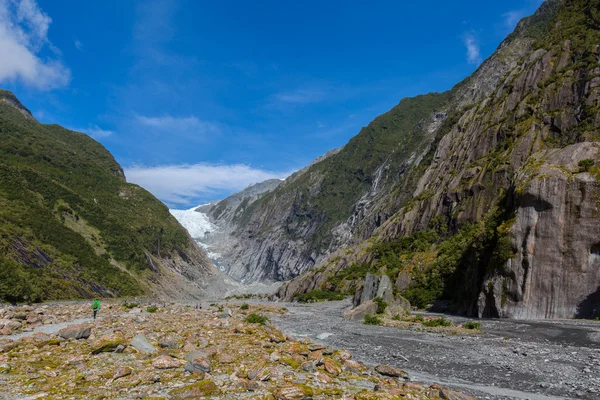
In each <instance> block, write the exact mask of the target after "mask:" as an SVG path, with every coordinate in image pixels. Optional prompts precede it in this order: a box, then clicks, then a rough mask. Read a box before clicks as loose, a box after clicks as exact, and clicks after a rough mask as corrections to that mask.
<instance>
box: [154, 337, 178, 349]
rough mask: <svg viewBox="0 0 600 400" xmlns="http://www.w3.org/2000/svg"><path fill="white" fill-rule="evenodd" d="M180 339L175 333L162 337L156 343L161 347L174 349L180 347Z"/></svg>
mask: <svg viewBox="0 0 600 400" xmlns="http://www.w3.org/2000/svg"><path fill="white" fill-rule="evenodd" d="M181 342H182V339H181V337H180V336H177V335H169V336H167V337H165V338H162V339H161V340H160V341H159V342H158V345H159V346H160V347H161V348H163V349H170V350H176V349H179V348H181Z"/></svg>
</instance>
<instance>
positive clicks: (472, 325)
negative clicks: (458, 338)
mask: <svg viewBox="0 0 600 400" xmlns="http://www.w3.org/2000/svg"><path fill="white" fill-rule="evenodd" d="M463 328H465V329H473V330H476V331H478V330H479V329H480V328H481V324H480V323H479V322H474V321H469V322H465V323H464V324H463Z"/></svg>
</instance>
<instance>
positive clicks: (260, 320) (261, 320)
mask: <svg viewBox="0 0 600 400" xmlns="http://www.w3.org/2000/svg"><path fill="white" fill-rule="evenodd" d="M245 321H246V322H248V323H249V324H260V325H264V324H266V323H267V322H268V321H269V318H267V317H265V316H264V315H261V314H255V313H252V314H250V315H248V316H247V317H246V319H245Z"/></svg>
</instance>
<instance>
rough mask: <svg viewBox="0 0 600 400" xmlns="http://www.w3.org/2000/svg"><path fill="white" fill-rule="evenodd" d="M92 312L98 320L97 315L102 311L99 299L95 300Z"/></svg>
mask: <svg viewBox="0 0 600 400" xmlns="http://www.w3.org/2000/svg"><path fill="white" fill-rule="evenodd" d="M92 311H93V312H94V319H96V313H97V312H98V311H100V302H99V301H98V299H94V301H93V302H92Z"/></svg>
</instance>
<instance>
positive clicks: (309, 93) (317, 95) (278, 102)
mask: <svg viewBox="0 0 600 400" xmlns="http://www.w3.org/2000/svg"><path fill="white" fill-rule="evenodd" d="M326 94H327V93H326V91H325V90H324V89H320V88H313V89H296V90H292V91H287V92H280V93H275V94H273V95H272V96H271V97H270V104H271V105H272V106H276V107H281V106H294V105H306V104H311V103H318V102H320V101H322V100H324V98H325V96H326Z"/></svg>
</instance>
